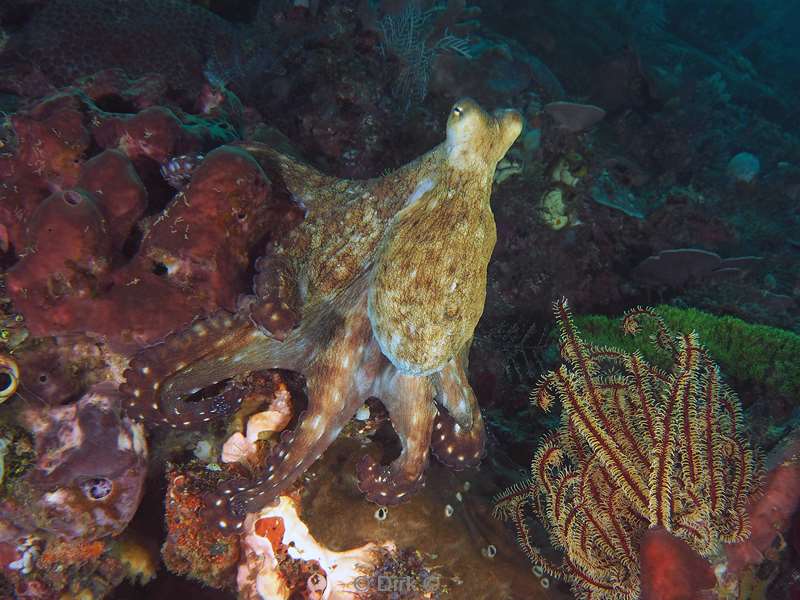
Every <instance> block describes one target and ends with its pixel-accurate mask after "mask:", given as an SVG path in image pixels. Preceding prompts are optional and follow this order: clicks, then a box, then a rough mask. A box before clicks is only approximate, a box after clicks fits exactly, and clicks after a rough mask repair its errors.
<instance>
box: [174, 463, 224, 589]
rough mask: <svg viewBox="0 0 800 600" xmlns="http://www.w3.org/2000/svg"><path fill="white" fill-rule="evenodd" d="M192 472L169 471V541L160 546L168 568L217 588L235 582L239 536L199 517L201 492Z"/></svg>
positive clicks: (201, 504)
mask: <svg viewBox="0 0 800 600" xmlns="http://www.w3.org/2000/svg"><path fill="white" fill-rule="evenodd" d="M194 479H197V478H196V476H195V475H194V474H193V473H192V472H191V471H186V472H184V473H181V472H178V471H176V470H173V471H170V472H169V473H168V474H167V480H168V482H169V486H168V489H167V503H166V505H167V506H166V522H167V541H166V542H165V543H164V546H163V548H162V549H161V554H162V556H163V558H164V563H165V564H166V565H167V568H168V569H169V570H170V571H172V572H173V573H176V574H178V575H189V576H190V577H193V578H195V579H198V580H200V581H202V582H203V583H205V584H207V585H210V586H212V587H215V588H224V587H230V586H232V585H233V584H234V580H235V568H236V565H237V563H238V561H239V538H238V537H237V536H235V535H226V534H223V533H222V532H221V531H219V530H217V529H216V528H214V529H210V528H208V527H207V525H206V523H205V521H203V519H202V518H201V517H200V511H201V509H202V507H203V506H204V504H203V499H202V493H201V491H200V487H199V486H198V485H197V482H196V481H193V480H194Z"/></svg>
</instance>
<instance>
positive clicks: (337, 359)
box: [214, 301, 371, 528]
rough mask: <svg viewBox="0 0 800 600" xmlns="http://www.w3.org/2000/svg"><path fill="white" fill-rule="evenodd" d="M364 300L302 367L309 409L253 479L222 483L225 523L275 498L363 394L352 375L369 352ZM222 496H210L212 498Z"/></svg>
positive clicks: (313, 457) (326, 442)
mask: <svg viewBox="0 0 800 600" xmlns="http://www.w3.org/2000/svg"><path fill="white" fill-rule="evenodd" d="M365 303H366V301H364V302H362V303H360V304H359V305H357V306H356V307H355V308H354V309H353V310H352V311H351V312H350V313H349V314H347V315H344V316H343V317H342V319H341V322H340V324H339V326H338V327H337V332H336V333H337V335H335V336H334V337H333V338H332V339H331V340H330V343H329V344H328V345H327V347H326V348H325V349H324V351H322V352H321V353H320V354H319V355H317V356H315V359H314V361H313V364H312V365H311V366H310V367H309V368H308V369H307V371H306V387H307V392H308V409H307V410H306V412H305V413H303V414H302V415H301V416H300V419H299V422H298V425H297V427H296V428H295V429H294V430H293V431H291V432H285V433H284V434H283V435H282V437H281V441H280V443H279V444H277V445H276V446H275V448H273V450H272V453H271V455H270V457H269V458H268V459H267V464H266V468H265V469H264V471H263V472H262V473H261V474H260V475H259V476H258V477H257V478H256V479H255V481H254V482H252V483H250V484H249V485H247V484H242V483H239V482H235V483H234V484H231V483H226V484H223V487H222V488H221V489H220V493H221V496H220V497H221V498H228V501H227V502H228V513H229V516H230V517H231V518H230V519H225V520H224V522H225V523H226V526H227V527H234V528H238V526H239V524H240V523H241V522H242V519H243V518H244V517H245V515H246V514H247V513H248V512H255V511H258V510H260V509H261V508H263V507H264V506H266V505H267V504H269V503H270V502H272V501H273V500H275V499H276V498H277V497H278V495H280V494H281V493H282V492H283V491H285V490H286V489H287V488H288V487H289V486H291V485H292V483H294V481H295V480H296V479H297V478H298V477H299V476H300V475H301V474H302V473H303V472H305V471H306V470H307V469H308V468H309V467H310V466H311V465H312V464H313V463H314V462H315V461H316V460H317V459H318V458H319V457H320V456H321V455H322V453H323V452H325V450H326V449H327V448H328V446H330V444H331V443H332V442H333V441H334V440H335V439H336V437H337V436H338V435H339V432H340V431H341V430H342V428H343V427H344V426H345V424H346V423H347V422H348V421H349V420H350V418H351V417H352V416H353V415H354V414H355V413H356V411H357V410H358V409H359V408H360V407H361V405H362V402H363V399H362V398H361V396H360V394H358V393H357V392H358V390H357V381H356V378H355V377H354V376H353V372H354V369H356V370H357V369H358V368H359V367H360V366H361V364H362V361H363V359H364V357H365V355H366V354H368V352H366V351H367V350H368V349H369V343H370V339H371V330H370V327H369V322H368V321H367V320H366V319H364V318H363V316H362V315H363V310H364V306H363V304H365ZM220 497H216V498H214V504H216V502H218V501H219V499H220Z"/></svg>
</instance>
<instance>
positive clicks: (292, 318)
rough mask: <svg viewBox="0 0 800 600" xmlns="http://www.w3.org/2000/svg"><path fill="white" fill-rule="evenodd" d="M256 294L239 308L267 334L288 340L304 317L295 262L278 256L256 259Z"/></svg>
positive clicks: (242, 300)
mask: <svg viewBox="0 0 800 600" xmlns="http://www.w3.org/2000/svg"><path fill="white" fill-rule="evenodd" d="M255 266H256V276H255V278H254V279H253V292H254V294H251V295H247V296H244V297H243V298H242V299H240V301H239V310H240V311H243V312H245V313H246V314H248V315H249V317H250V320H251V321H252V322H253V323H254V324H255V325H256V326H257V327H258V328H259V329H260V330H261V331H263V332H264V333H265V334H268V335H271V336H272V337H274V338H276V339H278V340H285V339H286V337H287V336H288V335H289V333H290V332H291V331H292V329H294V328H295V327H297V323H298V322H299V320H300V308H299V307H300V294H299V292H298V289H297V284H296V278H295V277H296V276H295V273H294V270H293V269H292V266H291V264H290V263H289V261H287V260H286V259H284V258H281V257H278V256H269V257H262V258H260V259H258V260H257V261H256V265H255Z"/></svg>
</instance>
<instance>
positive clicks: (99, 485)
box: [81, 477, 114, 500]
mask: <svg viewBox="0 0 800 600" xmlns="http://www.w3.org/2000/svg"><path fill="white" fill-rule="evenodd" d="M81 489H82V490H83V493H84V494H86V497H87V498H89V500H102V499H104V498H106V497H107V496H109V495H110V494H111V491H112V490H113V489H114V483H113V482H112V481H111V480H110V479H106V478H105V477H96V478H94V479H88V480H87V481H84V482H83V483H82V484H81Z"/></svg>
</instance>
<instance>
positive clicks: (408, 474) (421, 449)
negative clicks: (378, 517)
mask: <svg viewBox="0 0 800 600" xmlns="http://www.w3.org/2000/svg"><path fill="white" fill-rule="evenodd" d="M387 371H389V373H386V374H385V375H384V376H383V377H382V381H381V384H380V389H379V390H378V395H379V396H380V398H381V401H382V402H383V404H384V406H386V409H387V410H388V411H389V418H390V420H391V422H392V426H393V427H394V429H395V432H397V435H398V436H399V437H400V442H401V444H402V447H403V448H402V451H401V452H400V456H399V457H397V458H396V459H395V460H394V461H393V462H392V464H391V465H389V466H381V465H380V464H379V463H378V462H377V461H376V460H375V459H374V458H373V457H372V456H369V455H368V456H365V457H364V458H363V459H362V460H361V462H360V463H359V465H358V487H359V489H360V490H361V491H362V492H364V494H365V495H366V497H367V499H368V500H370V501H372V502H375V503H376V504H380V505H383V506H388V505H393V504H398V503H400V502H403V501H404V500H406V499H407V497H408V496H409V495H411V494H412V493H413V492H415V491H416V490H417V489H419V488H420V487H421V486H422V485H424V478H423V474H424V472H425V467H426V465H427V463H428V450H429V448H430V443H431V442H430V440H431V431H432V430H433V420H434V417H435V416H436V409H435V407H434V404H433V387H432V386H431V383H430V381H429V380H428V378H427V377H416V376H412V375H404V374H402V373H400V372H399V371H398V370H397V369H396V368H394V367H393V366H387Z"/></svg>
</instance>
